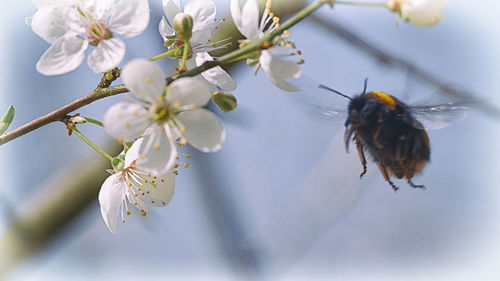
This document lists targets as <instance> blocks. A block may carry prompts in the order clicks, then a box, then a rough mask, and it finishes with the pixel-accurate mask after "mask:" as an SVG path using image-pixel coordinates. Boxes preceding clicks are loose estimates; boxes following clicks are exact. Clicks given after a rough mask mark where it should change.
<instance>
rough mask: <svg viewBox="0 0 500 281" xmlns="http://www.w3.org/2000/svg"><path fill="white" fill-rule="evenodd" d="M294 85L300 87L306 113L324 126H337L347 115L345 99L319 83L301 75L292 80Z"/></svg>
mask: <svg viewBox="0 0 500 281" xmlns="http://www.w3.org/2000/svg"><path fill="white" fill-rule="evenodd" d="M293 83H294V85H296V86H297V87H298V88H300V89H301V91H300V92H298V93H297V94H299V95H300V96H301V99H302V103H303V104H306V106H307V110H306V113H307V115H308V116H310V117H312V118H313V119H315V120H316V121H318V122H320V123H321V124H323V125H326V126H338V125H339V124H341V123H343V122H344V121H345V118H346V117H347V109H346V108H347V102H346V99H345V98H343V97H341V96H339V95H337V94H335V93H332V92H331V91H329V90H328V89H325V88H324V87H322V85H321V83H319V82H317V81H315V80H314V79H312V78H309V77H307V76H306V75H302V76H301V78H299V79H295V80H294V82H293Z"/></svg>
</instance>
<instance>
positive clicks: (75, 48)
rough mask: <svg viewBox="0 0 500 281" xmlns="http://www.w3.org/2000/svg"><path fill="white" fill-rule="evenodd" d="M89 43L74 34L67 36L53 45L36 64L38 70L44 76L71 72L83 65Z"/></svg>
mask: <svg viewBox="0 0 500 281" xmlns="http://www.w3.org/2000/svg"><path fill="white" fill-rule="evenodd" d="M87 47H88V42H87V41H84V40H82V39H80V38H78V37H76V36H75V35H74V34H66V35H65V36H63V37H60V38H59V39H57V40H56V41H54V42H53V43H52V46H50V48H48V49H47V51H45V53H43V55H42V57H40V59H39V60H38V62H37V64H36V70H37V71H38V72H40V73H41V74H44V75H59V74H63V73H66V72H70V71H72V70H74V69H75V68H77V67H78V66H79V65H80V64H82V62H83V59H84V58H85V50H86V49H87Z"/></svg>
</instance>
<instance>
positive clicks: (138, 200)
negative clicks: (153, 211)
mask: <svg viewBox="0 0 500 281" xmlns="http://www.w3.org/2000/svg"><path fill="white" fill-rule="evenodd" d="M129 190H130V189H129ZM135 195H136V194H133V193H131V192H127V198H128V201H129V202H130V203H131V204H132V205H134V206H135V207H137V209H139V210H140V211H141V212H147V211H148V206H147V205H146V203H144V201H142V196H140V197H139V195H138V194H137V196H135Z"/></svg>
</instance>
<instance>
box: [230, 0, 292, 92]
mask: <svg viewBox="0 0 500 281" xmlns="http://www.w3.org/2000/svg"><path fill="white" fill-rule="evenodd" d="M231 16H232V18H233V21H234V24H235V25H236V27H237V28H238V30H239V31H240V33H241V34H242V35H243V36H245V37H246V38H247V40H248V41H250V42H252V41H257V40H259V39H261V38H262V36H264V28H266V27H267V30H266V31H269V32H270V31H273V30H274V29H275V28H277V26H278V25H279V21H278V20H277V19H278V18H277V17H275V16H273V15H271V11H270V1H268V2H267V5H266V9H265V10H264V14H263V15H262V18H261V20H260V23H259V5H258V4H257V1H256V0H247V1H246V2H245V4H243V7H242V8H241V7H240V4H239V1H238V0H231ZM284 52H287V53H286V54H285V53H284ZM288 56H289V49H288V46H287V45H286V44H281V45H275V46H273V47H270V48H268V49H264V50H262V51H261V53H260V57H259V64H258V66H260V67H262V69H263V70H264V72H265V74H266V75H267V77H268V78H269V80H271V82H273V83H274V84H275V85H276V86H278V87H279V88H280V89H282V90H285V91H289V92H294V91H299V89H298V88H297V87H295V86H294V85H292V84H290V83H288V82H287V81H285V80H286V79H291V78H299V77H300V74H301V72H300V68H299V67H298V65H297V63H295V62H292V61H289V60H286V59H285V57H288Z"/></svg>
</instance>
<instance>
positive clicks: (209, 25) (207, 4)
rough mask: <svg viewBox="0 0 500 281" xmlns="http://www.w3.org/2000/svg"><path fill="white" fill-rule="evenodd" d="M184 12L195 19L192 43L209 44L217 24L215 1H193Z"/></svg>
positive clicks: (187, 4)
mask: <svg viewBox="0 0 500 281" xmlns="http://www.w3.org/2000/svg"><path fill="white" fill-rule="evenodd" d="M184 12H185V13H186V14H188V15H190V16H191V17H192V18H193V35H192V37H191V41H192V42H207V41H208V40H209V39H210V37H211V36H212V31H213V30H212V29H213V28H214V23H215V12H216V11H215V3H214V1H213V0H191V1H189V2H188V3H186V5H185V7H184Z"/></svg>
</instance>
